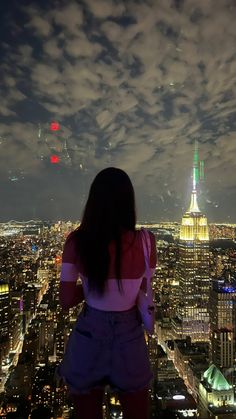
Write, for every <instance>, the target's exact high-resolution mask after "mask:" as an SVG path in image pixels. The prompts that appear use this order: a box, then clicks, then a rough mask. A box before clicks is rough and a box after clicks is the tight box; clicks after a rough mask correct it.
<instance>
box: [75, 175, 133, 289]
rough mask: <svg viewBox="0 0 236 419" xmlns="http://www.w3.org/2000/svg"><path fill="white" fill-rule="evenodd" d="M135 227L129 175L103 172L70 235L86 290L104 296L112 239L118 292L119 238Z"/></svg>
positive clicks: (92, 185)
mask: <svg viewBox="0 0 236 419" xmlns="http://www.w3.org/2000/svg"><path fill="white" fill-rule="evenodd" d="M135 225H136V208H135V194H134V189H133V185H132V183H131V180H130V178H129V176H128V175H127V174H126V173H125V172H124V171H123V170H121V169H118V168H116V167H108V168H106V169H103V170H102V171H101V172H99V173H98V174H97V175H96V177H95V179H94V181H93V182H92V184H91V187H90V191H89V196H88V200H87V203H86V205H85V208H84V211H83V215H82V221H81V224H80V226H79V227H78V228H77V229H76V230H74V232H73V233H72V235H71V237H74V238H75V241H76V247H77V251H78V254H79V259H80V261H81V263H82V266H83V268H84V273H85V274H86V276H87V278H88V286H89V290H90V291H91V290H93V291H95V292H97V293H98V294H99V295H103V294H104V291H105V284H106V280H107V277H108V269H109V262H110V258H109V249H108V245H109V243H110V241H111V240H114V241H115V246H116V247H115V248H116V259H115V271H116V272H115V273H116V278H117V283H118V288H119V291H120V292H121V290H120V285H122V284H121V281H120V279H121V235H122V232H124V231H125V230H131V231H133V232H134V233H135V232H136V230H135ZM135 236H136V233H135V234H134V239H135ZM133 242H134V240H133ZM133 242H132V244H133ZM132 244H131V245H132ZM122 292H123V290H122Z"/></svg>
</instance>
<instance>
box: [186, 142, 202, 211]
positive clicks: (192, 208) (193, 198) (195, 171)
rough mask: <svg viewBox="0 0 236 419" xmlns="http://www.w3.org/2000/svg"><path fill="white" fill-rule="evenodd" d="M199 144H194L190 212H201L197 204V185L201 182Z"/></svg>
mask: <svg viewBox="0 0 236 419" xmlns="http://www.w3.org/2000/svg"><path fill="white" fill-rule="evenodd" d="M198 166H199V165H198V143H197V141H195V144H194V156H193V189H192V193H191V202H190V207H189V210H188V212H201V211H200V209H199V208H198V203H197V188H196V187H197V184H198V182H199V169H198Z"/></svg>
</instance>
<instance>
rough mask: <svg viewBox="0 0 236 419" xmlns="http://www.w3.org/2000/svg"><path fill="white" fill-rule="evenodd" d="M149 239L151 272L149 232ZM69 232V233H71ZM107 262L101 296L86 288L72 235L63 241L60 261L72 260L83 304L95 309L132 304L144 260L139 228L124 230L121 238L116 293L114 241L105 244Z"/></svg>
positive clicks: (116, 308)
mask: <svg viewBox="0 0 236 419" xmlns="http://www.w3.org/2000/svg"><path fill="white" fill-rule="evenodd" d="M149 235H150V241H151V254H150V268H151V273H152V275H153V273H154V272H155V266H156V262H157V256H156V247H155V236H154V234H153V233H151V232H149ZM72 236H73V235H72ZM109 255H110V264H109V271H108V277H107V281H106V288H105V292H104V295H103V296H102V297H101V296H99V295H97V294H95V293H94V292H89V290H88V279H87V277H86V273H85V272H84V270H83V266H82V263H81V262H80V258H79V254H78V252H77V251H76V245H75V240H74V239H73V237H71V238H70V240H67V241H66V243H65V247H64V251H63V256H62V263H63V264H67V263H68V264H74V265H75V266H76V268H77V272H78V274H79V276H80V278H81V281H82V285H83V290H84V296H85V300H86V302H87V304H89V305H90V306H91V307H94V308H97V309H99V310H106V311H123V310H128V309H130V308H131V307H133V306H134V304H135V300H136V298H137V295H138V292H139V288H140V285H141V282H142V279H143V276H144V274H145V261H144V254H143V245H142V239H141V232H140V231H138V230H137V231H135V232H134V231H125V232H124V233H123V234H122V240H121V280H122V289H123V293H120V291H119V289H118V284H117V280H116V275H115V242H114V241H111V242H110V244H109Z"/></svg>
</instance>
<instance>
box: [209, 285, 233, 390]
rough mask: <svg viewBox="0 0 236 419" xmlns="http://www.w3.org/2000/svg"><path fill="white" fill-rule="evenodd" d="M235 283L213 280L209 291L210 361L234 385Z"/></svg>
mask: <svg viewBox="0 0 236 419" xmlns="http://www.w3.org/2000/svg"><path fill="white" fill-rule="evenodd" d="M235 312H236V281H235V279H234V278H233V279H232V281H229V280H228V281H227V280H226V279H224V278H221V279H218V280H214V281H213V286H212V289H211V291H210V300H209V314H210V341H211V361H212V362H213V363H214V364H215V365H216V367H217V368H218V369H219V370H220V371H221V372H222V373H223V374H224V376H225V377H226V378H227V380H228V381H229V383H230V384H235V376H236V374H235V372H234V371H235V328H236V324H235V320H236V315H235Z"/></svg>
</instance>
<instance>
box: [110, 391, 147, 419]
mask: <svg viewBox="0 0 236 419" xmlns="http://www.w3.org/2000/svg"><path fill="white" fill-rule="evenodd" d="M118 397H119V400H120V404H121V408H122V411H123V419H148V418H149V397H148V388H146V389H144V390H139V391H136V392H135V393H119V395H118Z"/></svg>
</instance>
